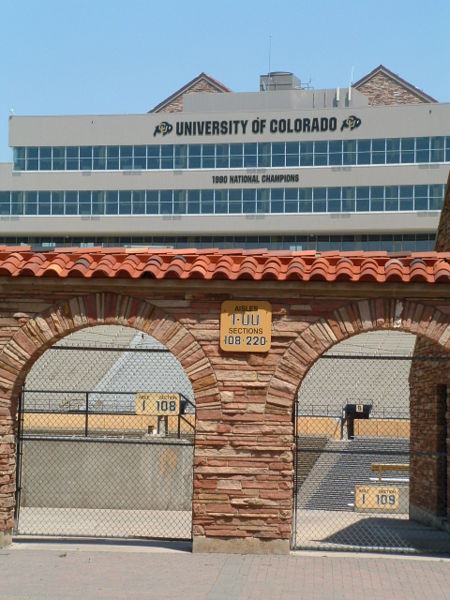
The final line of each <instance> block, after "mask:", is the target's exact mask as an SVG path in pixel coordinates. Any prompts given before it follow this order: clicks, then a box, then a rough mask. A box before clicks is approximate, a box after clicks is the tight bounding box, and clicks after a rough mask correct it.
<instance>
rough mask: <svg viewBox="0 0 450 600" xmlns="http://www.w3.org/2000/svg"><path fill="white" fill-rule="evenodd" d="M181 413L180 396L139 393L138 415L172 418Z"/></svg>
mask: <svg viewBox="0 0 450 600" xmlns="http://www.w3.org/2000/svg"><path fill="white" fill-rule="evenodd" d="M179 413H180V395H179V394H172V393H164V392H138V393H137V394H136V414H137V415H152V416H158V417H161V416H170V415H178V414H179Z"/></svg>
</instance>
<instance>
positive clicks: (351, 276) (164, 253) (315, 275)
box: [0, 246, 450, 284]
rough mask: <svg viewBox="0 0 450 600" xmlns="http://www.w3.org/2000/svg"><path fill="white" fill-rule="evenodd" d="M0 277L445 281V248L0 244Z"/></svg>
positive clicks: (449, 264)
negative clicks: (39, 247) (38, 247)
mask: <svg viewBox="0 0 450 600" xmlns="http://www.w3.org/2000/svg"><path fill="white" fill-rule="evenodd" d="M0 277H54V278H65V277H75V278H90V277H93V278H106V279H113V278H126V279H139V278H146V277H148V278H151V279H179V280H186V279H197V280H213V279H219V280H220V279H222V280H229V281H236V280H250V281H262V280H266V281H273V280H276V281H303V282H307V281H326V282H333V281H348V282H358V281H366V282H377V283H384V282H393V283H394V282H402V283H408V282H422V283H440V284H442V283H450V252H414V253H405V252H403V253H400V252H396V253H392V254H388V253H387V252H384V251H380V252H358V251H353V252H337V251H328V252H314V251H302V252H294V251H269V250H267V249H258V250H254V251H253V250H239V249H233V250H219V249H217V248H208V249H202V250H195V249H192V248H189V249H186V250H179V249H165V248H164V249H161V248H136V249H133V248H126V249H125V248H101V247H98V248H64V249H54V250H52V251H48V252H32V251H31V249H30V248H29V247H27V246H20V247H9V246H0Z"/></svg>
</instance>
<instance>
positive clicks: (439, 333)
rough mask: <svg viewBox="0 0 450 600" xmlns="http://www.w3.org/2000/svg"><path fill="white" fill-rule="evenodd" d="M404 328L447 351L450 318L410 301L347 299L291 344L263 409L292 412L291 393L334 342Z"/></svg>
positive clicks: (293, 399) (430, 306) (279, 365)
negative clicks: (355, 300)
mask: <svg viewBox="0 0 450 600" xmlns="http://www.w3.org/2000/svg"><path fill="white" fill-rule="evenodd" d="M380 330H395V331H405V332H408V333H412V334H415V335H420V336H421V337H423V338H425V339H428V340H430V341H431V342H433V343H435V344H438V345H439V346H441V347H442V348H443V349H444V350H446V351H450V318H449V316H448V315H445V314H444V313H442V312H441V311H440V310H438V309H437V308H435V307H434V306H432V305H426V304H421V303H419V302H413V301H410V300H382V299H376V300H375V299H374V300H361V301H359V302H349V303H348V304H345V305H343V306H341V307H340V308H338V309H337V310H335V311H333V312H332V313H330V314H328V315H327V316H324V317H321V318H320V319H318V320H317V321H315V322H314V323H312V324H311V325H310V326H309V327H308V328H307V329H305V330H304V331H303V332H302V333H300V334H299V335H298V337H297V338H296V339H295V340H294V341H293V342H292V343H291V345H290V346H289V348H288V349H287V350H286V352H285V353H284V355H283V356H282V357H281V359H280V362H279V363H278V366H277V368H276V370H275V372H274V374H273V376H272V378H271V381H270V384H269V386H268V390H267V397H266V412H267V413H271V412H275V413H280V412H281V413H285V414H286V413H288V414H289V415H292V411H293V407H294V402H295V394H296V393H297V390H298V388H299V386H300V384H301V382H302V380H303V378H304V377H305V375H306V373H307V372H308V371H309V369H310V368H311V367H312V365H313V364H314V363H315V362H316V361H317V360H318V359H319V358H320V357H321V356H322V355H323V354H324V353H325V352H327V351H328V350H329V349H330V348H332V347H333V346H334V345H336V344H338V343H339V342H342V341H343V340H346V339H348V338H350V337H352V336H354V335H358V334H359V333H365V332H368V331H380Z"/></svg>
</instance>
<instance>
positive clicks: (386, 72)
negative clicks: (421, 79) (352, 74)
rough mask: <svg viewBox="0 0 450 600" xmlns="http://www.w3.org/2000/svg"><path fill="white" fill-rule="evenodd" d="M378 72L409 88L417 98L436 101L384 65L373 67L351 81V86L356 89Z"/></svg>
mask: <svg viewBox="0 0 450 600" xmlns="http://www.w3.org/2000/svg"><path fill="white" fill-rule="evenodd" d="M378 73H382V74H383V75H386V76H387V77H389V78H390V79H392V80H393V81H395V82H397V83H398V84H400V85H401V86H403V87H404V88H405V89H407V90H409V91H410V92H411V93H412V94H414V95H416V96H417V97H418V98H420V99H421V100H423V101H424V102H437V100H436V99H435V98H433V97H432V96H430V95H429V94H426V93H425V92H424V91H422V90H420V89H419V88H416V86H414V85H413V84H412V83H409V81H406V79H403V78H402V77H400V75H397V74H396V73H394V72H393V71H391V70H390V69H388V68H387V67H385V66H384V65H379V66H378V67H375V69H373V71H370V73H367V75H364V77H361V79H359V80H358V81H356V82H355V83H353V84H352V87H354V88H356V89H358V88H360V87H361V86H362V85H364V84H365V83H366V82H367V81H369V80H370V79H372V78H373V77H375V75H377V74H378Z"/></svg>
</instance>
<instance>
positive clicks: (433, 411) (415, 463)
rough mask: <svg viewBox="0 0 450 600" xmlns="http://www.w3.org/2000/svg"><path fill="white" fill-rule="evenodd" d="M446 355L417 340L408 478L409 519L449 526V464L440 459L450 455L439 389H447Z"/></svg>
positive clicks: (449, 416) (449, 422) (449, 364)
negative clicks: (444, 522) (409, 485)
mask: <svg viewBox="0 0 450 600" xmlns="http://www.w3.org/2000/svg"><path fill="white" fill-rule="evenodd" d="M445 355H446V353H445V352H443V349H442V347H439V346H437V345H436V344H433V343H432V342H430V341H428V340H426V339H423V338H422V339H418V340H417V342H416V346H415V353H414V359H413V361H412V364H411V372H410V402H411V442H410V448H411V471H412V472H414V473H416V474H418V476H416V477H414V478H411V488H410V493H411V506H410V515H411V517H412V518H417V519H419V520H425V521H430V522H438V521H440V520H441V519H444V520H446V521H447V522H448V515H449V513H450V510H449V509H450V506H449V505H448V499H450V461H449V460H447V457H445V456H442V455H439V454H442V453H445V452H447V453H449V452H450V412H449V407H448V408H447V410H446V411H445V409H444V405H445V391H444V393H443V389H442V388H444V390H447V391H448V390H449V389H450V388H449V384H450V355H449V354H447V357H448V359H449V360H448V361H447V360H444V359H443V356H445ZM449 404H450V403H449ZM427 453H435V454H430V455H429V456H426V454H427ZM445 472H446V473H447V477H446V480H447V483H446V484H445ZM445 488H446V489H445Z"/></svg>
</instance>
